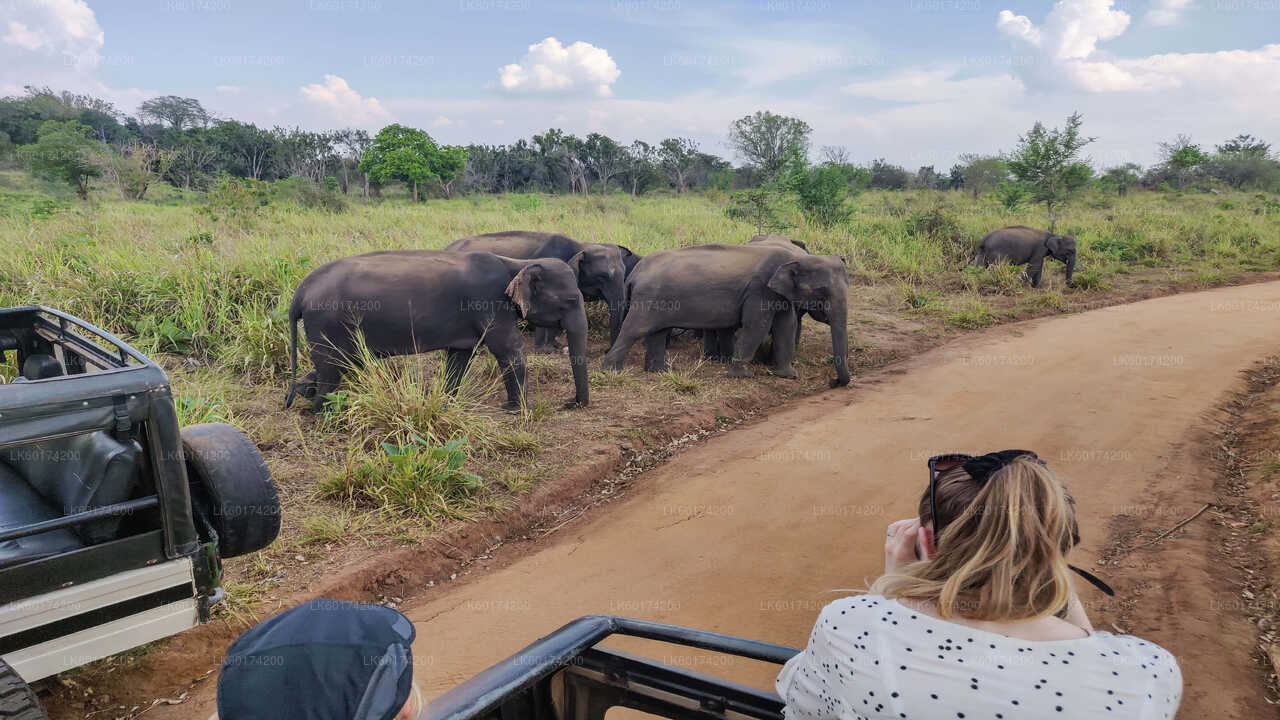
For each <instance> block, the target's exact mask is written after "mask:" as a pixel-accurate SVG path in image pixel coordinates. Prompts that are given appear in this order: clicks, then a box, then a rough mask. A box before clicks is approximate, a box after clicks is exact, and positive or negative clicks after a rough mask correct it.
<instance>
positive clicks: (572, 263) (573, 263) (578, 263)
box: [569, 252, 586, 277]
mask: <svg viewBox="0 0 1280 720" xmlns="http://www.w3.org/2000/svg"><path fill="white" fill-rule="evenodd" d="M585 254H586V253H581V252H580V253H578V254H577V255H574V256H573V257H571V258H569V269H570V270H572V271H573V276H574V277H582V271H581V268H582V256H583V255H585Z"/></svg>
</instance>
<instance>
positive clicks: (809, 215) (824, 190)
mask: <svg viewBox="0 0 1280 720" xmlns="http://www.w3.org/2000/svg"><path fill="white" fill-rule="evenodd" d="M847 184H848V181H847V178H846V175H845V172H844V171H843V170H841V169H840V168H839V167H838V166H835V165H822V166H819V167H816V168H812V169H810V170H808V171H806V172H802V173H798V174H797V175H796V176H795V177H794V178H793V180H792V188H793V189H794V190H795V192H796V195H797V196H798V197H799V199H800V210H801V211H802V212H803V213H804V217H805V219H806V220H808V221H809V223H810V224H813V225H817V226H819V227H822V228H825V229H828V230H829V229H831V228H832V227H835V226H836V225H838V224H840V223H842V222H844V221H845V220H848V219H849V215H850V214H851V213H852V212H853V211H852V210H851V209H850V208H848V207H846V205H845V187H846V186H847Z"/></svg>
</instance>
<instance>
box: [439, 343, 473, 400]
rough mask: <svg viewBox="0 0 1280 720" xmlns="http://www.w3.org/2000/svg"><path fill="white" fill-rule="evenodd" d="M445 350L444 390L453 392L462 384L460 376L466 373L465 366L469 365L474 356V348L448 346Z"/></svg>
mask: <svg viewBox="0 0 1280 720" xmlns="http://www.w3.org/2000/svg"><path fill="white" fill-rule="evenodd" d="M445 352H446V354H445V359H444V390H445V392H447V393H450V394H453V393H455V392H457V391H458V386H459V385H461V384H462V376H463V375H465V374H466V372H467V367H468V366H469V365H471V359H472V358H474V357H475V356H476V348H475V347H471V348H468V349H465V350H457V349H454V348H450V349H448V350H447V351H445Z"/></svg>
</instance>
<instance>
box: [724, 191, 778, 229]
mask: <svg viewBox="0 0 1280 720" xmlns="http://www.w3.org/2000/svg"><path fill="white" fill-rule="evenodd" d="M779 196H780V193H779V192H778V188H777V186H776V183H765V184H764V185H762V186H760V187H758V188H748V189H746V190H741V191H739V192H736V193H734V194H733V195H732V196H731V197H730V198H729V206H728V207H726V208H725V209H724V214H725V215H726V216H727V217H729V218H730V219H733V220H743V221H745V222H749V223H751V224H752V225H754V226H755V228H756V234H757V235H765V234H768V233H774V232H779V231H782V230H786V229H787V228H789V227H791V226H790V225H789V224H788V223H787V222H786V221H785V220H783V219H782V218H781V216H779V215H778V208H777V203H778V200H779V199H780V198H779Z"/></svg>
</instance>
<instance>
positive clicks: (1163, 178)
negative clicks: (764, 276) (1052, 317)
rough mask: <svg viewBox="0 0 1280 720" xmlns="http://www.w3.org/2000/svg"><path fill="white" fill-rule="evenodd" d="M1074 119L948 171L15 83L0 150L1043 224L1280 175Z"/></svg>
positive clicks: (158, 175)
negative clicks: (979, 208)
mask: <svg viewBox="0 0 1280 720" xmlns="http://www.w3.org/2000/svg"><path fill="white" fill-rule="evenodd" d="M1080 127H1081V120H1080V117H1079V115H1073V116H1071V117H1070V118H1068V120H1067V123H1066V124H1065V125H1064V126H1063V127H1062V128H1061V129H1057V128H1055V129H1047V128H1045V127H1044V126H1043V125H1041V124H1040V123H1037V124H1036V125H1035V126H1034V127H1033V128H1032V129H1031V131H1029V132H1028V133H1026V134H1025V135H1023V136H1021V137H1019V139H1018V144H1017V146H1016V148H1015V149H1014V150H1013V151H1012V152H1009V153H1005V154H999V155H993V154H966V155H961V156H960V158H959V162H957V163H955V164H954V165H953V166H952V167H951V168H950V169H949V170H944V171H939V170H937V169H935V167H934V166H931V165H930V166H922V167H920V168H918V169H916V170H915V171H910V170H908V169H906V168H904V167H901V166H899V165H895V164H893V163H890V162H888V161H887V160H885V159H883V158H881V159H876V160H874V161H872V162H871V163H868V164H855V163H853V162H852V161H851V160H850V159H849V154H848V152H847V150H845V149H844V148H842V147H832V146H828V147H823V148H821V149H820V150H819V151H818V152H817V153H816V155H817V157H816V158H813V157H812V155H814V153H812V152H811V148H810V135H811V133H812V129H811V128H810V126H809V125H808V124H807V123H805V122H804V121H803V120H800V119H798V118H791V117H786V116H782V115H777V114H774V113H771V112H767V111H760V112H756V113H754V114H752V115H748V116H746V117H743V118H740V119H739V120H736V121H734V122H733V123H731V125H730V127H729V128H728V132H727V140H728V145H729V147H730V148H732V149H733V150H734V152H735V154H736V155H737V157H738V158H739V159H740V161H741V162H740V164H739V165H737V166H734V165H733V164H732V163H731V162H730V161H728V160H726V159H724V158H721V157H718V156H716V155H714V154H712V153H708V152H705V151H704V150H703V149H702V148H701V147H700V146H699V144H698V143H697V142H696V141H695V140H692V139H690V138H684V137H672V138H666V139H663V140H661V141H659V142H657V143H653V144H651V143H649V142H646V141H643V140H635V141H633V142H631V143H629V144H624V143H622V142H619V141H617V140H615V139H613V138H610V137H609V136H607V135H605V134H602V133H591V134H588V135H587V136H586V137H578V136H576V135H574V134H572V133H566V132H564V131H563V130H560V129H557V128H551V129H548V130H547V131H545V132H543V133H538V134H535V135H533V136H532V138H530V139H528V140H525V139H521V140H518V141H516V142H514V143H511V144H500V145H483V144H471V145H466V146H451V145H444V144H440V143H437V142H436V141H435V140H434V139H433V138H432V137H431V136H430V135H429V134H428V133H427V132H425V131H424V130H421V129H417V128H411V127H406V126H403V125H399V124H393V125H389V126H387V127H385V128H383V129H382V130H380V131H379V132H378V133H377V134H375V135H372V136H371V135H370V134H369V133H368V132H366V131H364V130H359V129H354V128H344V129H340V130H332V131H321V132H315V131H308V130H302V129H300V128H296V127H295V128H285V127H279V126H276V127H272V128H264V127H259V126H257V125H255V124H254V123H251V122H244V121H240V120H235V119H229V118H220V117H216V116H215V115H214V114H212V113H210V112H209V111H208V110H206V109H205V108H204V107H203V106H202V105H201V103H200V102H199V101H198V100H196V99H194V98H183V97H179V96H174V95H166V96H160V97H155V98H151V99H148V100H146V101H144V102H143V103H141V104H140V105H139V106H138V108H137V110H136V112H135V113H134V114H132V115H130V114H126V113H124V112H121V111H120V110H118V109H117V108H115V107H114V106H113V105H112V104H111V103H109V102H106V101H104V100H102V99H99V98H95V97H92V96H89V95H80V94H75V93H69V92H56V91H54V90H52V89H50V88H39V87H28V88H26V93H25V94H23V95H19V96H11V97H5V98H0V162H8V163H13V162H14V161H18V162H21V163H22V164H23V165H25V167H26V168H27V169H29V170H30V171H31V172H33V173H34V174H37V175H41V176H44V177H48V178H53V179H56V180H58V181H60V182H66V183H67V184H69V185H70V186H72V187H73V188H74V189H75V190H76V192H77V193H78V194H79V195H80V196H81V197H87V195H88V191H89V188H90V186H91V185H92V184H93V183H105V184H107V185H109V186H112V187H114V188H116V189H117V190H118V191H119V194H120V196H121V197H122V198H124V199H142V198H144V197H145V195H146V192H147V189H148V188H149V187H150V186H152V185H153V184H155V183H158V182H165V183H169V184H171V185H173V186H175V187H178V188H184V189H191V190H207V189H209V188H210V187H211V186H213V185H215V184H216V183H218V182H220V179H222V180H221V181H222V182H225V179H226V178H234V179H242V180H243V181H252V182H259V181H262V182H269V181H277V180H283V179H287V178H301V179H304V180H306V181H309V182H310V183H312V184H314V185H315V186H317V187H318V188H320V189H321V190H324V191H328V192H333V193H341V194H350V193H356V194H360V195H363V196H366V197H367V196H371V195H375V196H376V195H378V194H379V193H380V191H381V190H382V189H383V188H384V187H386V186H388V185H389V184H392V183H403V184H404V185H405V186H406V187H407V188H408V189H409V191H410V193H411V195H412V197H413V198H414V199H415V200H418V199H420V198H422V197H424V196H427V195H436V196H442V197H449V196H451V195H452V194H454V193H456V192H468V193H471V192H480V193H504V192H549V193H580V194H585V193H592V192H596V193H607V192H610V191H614V192H619V191H620V192H626V193H629V194H631V195H641V194H644V193H646V192H652V191H655V190H666V191H670V192H676V193H683V192H687V191H691V190H701V189H708V188H714V189H720V190H726V191H736V194H735V201H736V203H737V206H738V207H737V212H739V213H740V214H743V215H745V216H752V217H755V218H756V220H757V221H759V222H762V217H761V214H762V213H766V214H767V212H768V205H769V198H770V196H771V194H777V193H783V192H785V193H789V194H791V195H792V196H794V197H795V198H796V199H797V201H798V203H799V204H800V206H801V208H802V209H803V210H804V211H805V214H806V217H808V218H809V219H810V220H812V221H814V222H818V223H821V224H823V225H828V224H833V223H835V222H839V221H840V220H841V219H842V218H843V217H844V216H845V215H847V212H848V211H847V207H846V206H845V204H844V201H845V200H846V199H847V198H848V197H850V196H851V195H854V194H856V193H858V192H860V191H862V190H865V189H886V190H900V189H908V188H924V189H935V190H954V191H966V192H970V193H972V195H973V196H974V197H975V198H977V197H979V196H981V195H984V194H992V195H994V197H996V198H997V199H998V200H999V202H1001V203H1003V204H1005V205H1006V206H1008V207H1016V206H1017V205H1018V204H1020V203H1021V202H1024V201H1028V200H1030V201H1034V202H1038V203H1043V204H1044V205H1045V206H1046V210H1047V211H1048V213H1049V219H1050V223H1051V224H1052V222H1053V219H1054V212H1055V209H1056V207H1057V206H1058V205H1060V204H1061V203H1062V202H1063V201H1064V200H1065V199H1066V198H1067V197H1068V196H1069V195H1070V194H1071V193H1072V192H1074V191H1075V190H1078V189H1080V188H1082V187H1085V186H1088V185H1094V186H1097V187H1099V188H1102V189H1105V190H1108V191H1114V192H1116V193H1117V194H1121V195H1123V194H1125V193H1126V192H1127V191H1128V190H1129V188H1131V187H1136V186H1145V187H1149V188H1165V189H1177V190H1183V189H1187V188H1192V187H1200V188H1203V189H1208V188H1209V187H1210V186H1214V185H1223V186H1227V187H1230V188H1236V189H1255V188H1256V189H1264V190H1272V189H1276V188H1277V187H1278V186H1280V161H1278V160H1277V158H1276V156H1275V155H1274V154H1273V153H1272V152H1271V146H1270V144H1268V143H1266V142H1264V141H1262V140H1260V139H1258V138H1255V137H1253V136H1252V135H1248V134H1241V135H1238V136H1237V137H1235V138H1231V139H1229V140H1226V141H1225V142H1223V143H1222V144H1219V145H1216V146H1215V147H1214V150H1212V151H1209V150H1205V149H1203V148H1202V147H1201V146H1200V145H1198V144H1196V143H1194V142H1192V140H1191V139H1190V138H1189V137H1187V136H1183V135H1180V136H1178V137H1176V138H1174V139H1173V140H1171V141H1169V142H1163V143H1160V144H1159V148H1160V160H1159V162H1157V163H1156V164H1154V165H1152V166H1151V167H1149V168H1145V169H1144V168H1142V167H1141V166H1139V165H1137V164H1134V163H1126V164H1123V165H1118V166H1115V167H1109V168H1104V169H1100V170H1095V168H1093V167H1092V166H1091V165H1090V163H1089V162H1088V161H1087V160H1085V159H1082V157H1081V155H1080V153H1081V150H1082V148H1083V147H1084V146H1086V145H1088V144H1089V143H1090V142H1092V140H1093V138H1088V137H1084V136H1083V135H1081V134H1080ZM763 224H767V223H762V226H763Z"/></svg>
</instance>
